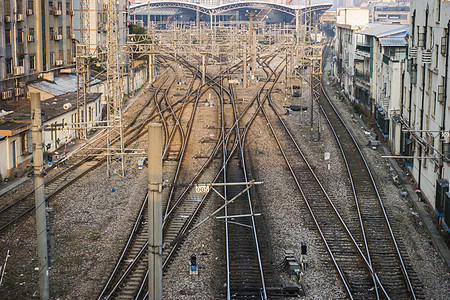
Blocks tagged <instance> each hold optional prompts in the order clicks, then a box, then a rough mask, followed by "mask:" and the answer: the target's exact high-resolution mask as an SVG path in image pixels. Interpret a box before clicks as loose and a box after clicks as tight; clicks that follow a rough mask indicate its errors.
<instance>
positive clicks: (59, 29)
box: [58, 26, 63, 35]
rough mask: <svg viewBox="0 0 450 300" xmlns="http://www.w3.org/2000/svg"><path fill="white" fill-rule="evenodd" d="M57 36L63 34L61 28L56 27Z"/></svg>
mask: <svg viewBox="0 0 450 300" xmlns="http://www.w3.org/2000/svg"><path fill="white" fill-rule="evenodd" d="M58 34H59V35H62V34H63V32H62V26H60V27H58Z"/></svg>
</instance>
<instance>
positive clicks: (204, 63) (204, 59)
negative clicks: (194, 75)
mask: <svg viewBox="0 0 450 300" xmlns="http://www.w3.org/2000/svg"><path fill="white" fill-rule="evenodd" d="M201 55H202V84H205V79H206V53H201Z"/></svg>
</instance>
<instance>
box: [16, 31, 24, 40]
mask: <svg viewBox="0 0 450 300" xmlns="http://www.w3.org/2000/svg"><path fill="white" fill-rule="evenodd" d="M17 42H18V43H23V30H22V29H19V30H17Z"/></svg>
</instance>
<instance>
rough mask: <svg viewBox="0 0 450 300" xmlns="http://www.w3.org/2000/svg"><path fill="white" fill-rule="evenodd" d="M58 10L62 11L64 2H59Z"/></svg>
mask: <svg viewBox="0 0 450 300" xmlns="http://www.w3.org/2000/svg"><path fill="white" fill-rule="evenodd" d="M58 10H61V11H62V2H58Z"/></svg>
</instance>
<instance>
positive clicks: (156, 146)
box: [148, 123, 163, 300]
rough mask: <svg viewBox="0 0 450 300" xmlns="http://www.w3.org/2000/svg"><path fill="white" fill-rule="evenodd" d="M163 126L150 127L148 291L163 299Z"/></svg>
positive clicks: (155, 298) (153, 298)
mask: <svg viewBox="0 0 450 300" xmlns="http://www.w3.org/2000/svg"><path fill="white" fill-rule="evenodd" d="M162 143H163V140H162V125H161V124H159V123H151V124H149V125H148V219H149V222H148V274H149V275H148V290H149V296H148V297H149V300H160V299H162V227H161V226H162V194H161V192H162V150H163V149H162Z"/></svg>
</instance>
